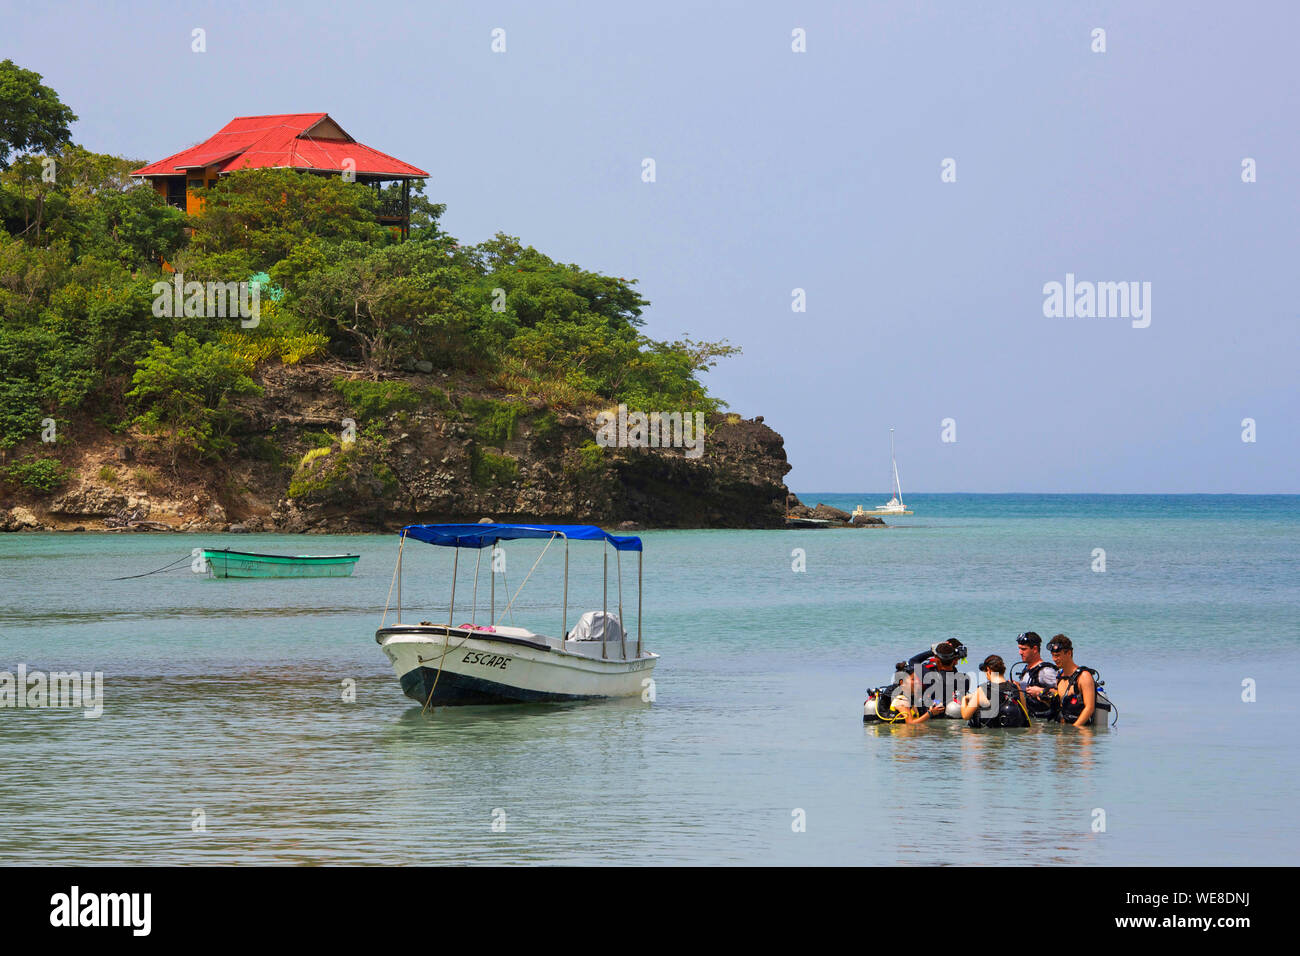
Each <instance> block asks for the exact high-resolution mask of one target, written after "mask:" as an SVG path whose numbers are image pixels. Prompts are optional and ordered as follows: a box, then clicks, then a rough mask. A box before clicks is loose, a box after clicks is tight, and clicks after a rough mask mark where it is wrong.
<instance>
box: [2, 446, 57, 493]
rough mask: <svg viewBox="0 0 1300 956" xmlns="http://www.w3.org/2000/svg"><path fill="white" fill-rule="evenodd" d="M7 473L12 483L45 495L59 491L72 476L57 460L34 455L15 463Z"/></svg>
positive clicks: (6, 470)
mask: <svg viewBox="0 0 1300 956" xmlns="http://www.w3.org/2000/svg"><path fill="white" fill-rule="evenodd" d="M5 472H6V474H7V476H8V477H9V479H10V480H11V481H15V482H17V483H18V484H20V485H22V486H23V487H24V488H26V489H28V490H29V491H35V492H37V493H39V494H43V495H48V494H50V492H52V491H57V490H58V489H59V488H61V487H62V486H63V484H64V483H65V482H66V481H67V480H68V478H69V477H71V475H72V472H71V471H70V470H68V469H65V468H64V467H63V463H62V462H60V461H59V460H58V459H57V458H36V457H34V456H32V455H27V456H26V457H24V458H22V459H21V460H19V461H16V462H14V464H12V465H10V466H9V467H8V468H7V469H5Z"/></svg>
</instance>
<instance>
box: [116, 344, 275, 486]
mask: <svg viewBox="0 0 1300 956" xmlns="http://www.w3.org/2000/svg"><path fill="white" fill-rule="evenodd" d="M136 366H137V369H136V372H135V375H133V376H132V378H131V382H132V384H133V385H134V386H135V388H133V389H131V391H129V392H127V393H126V394H127V397H128V398H132V399H135V401H136V402H137V403H138V404H139V405H140V406H141V407H142V408H143V411H142V412H141V414H140V415H139V416H138V417H137V418H136V420H135V421H136V424H138V425H139V426H140V428H141V430H142V431H144V432H145V433H146V434H156V435H161V436H162V437H163V441H164V443H165V445H166V446H167V447H168V448H169V450H170V451H171V456H172V467H173V469H174V468H175V467H176V464H177V461H178V460H179V458H180V457H181V456H182V455H184V454H186V453H190V452H192V453H194V454H195V455H196V456H197V457H199V458H207V459H212V460H216V459H219V458H220V457H221V456H222V455H223V454H224V453H226V452H228V451H230V450H231V449H232V448H233V447H234V442H232V441H231V440H230V439H229V437H228V436H229V434H230V432H231V430H232V429H233V427H234V426H235V424H236V423H237V422H238V420H239V414H238V413H237V411H236V410H235V409H234V408H232V407H231V404H230V399H231V398H232V397H233V396H237V395H260V394H262V389H261V387H260V386H258V385H257V383H256V382H254V381H253V380H252V378H250V377H249V373H250V372H251V371H252V364H251V363H250V362H248V361H246V360H244V359H242V358H240V357H238V356H236V355H233V354H231V353H230V352H228V351H226V350H225V349H223V348H222V347H221V346H219V345H217V344H215V343H212V342H205V343H199V342H197V341H195V340H194V339H193V338H191V337H190V336H188V335H186V334H185V333H184V332H181V333H179V334H178V335H177V336H176V338H175V339H174V340H173V341H172V344H171V345H164V344H163V343H162V342H158V341H155V342H154V343H153V347H152V348H151V349H150V350H149V354H148V355H147V356H145V357H144V358H143V359H141V360H140V361H139V362H137V363H136Z"/></svg>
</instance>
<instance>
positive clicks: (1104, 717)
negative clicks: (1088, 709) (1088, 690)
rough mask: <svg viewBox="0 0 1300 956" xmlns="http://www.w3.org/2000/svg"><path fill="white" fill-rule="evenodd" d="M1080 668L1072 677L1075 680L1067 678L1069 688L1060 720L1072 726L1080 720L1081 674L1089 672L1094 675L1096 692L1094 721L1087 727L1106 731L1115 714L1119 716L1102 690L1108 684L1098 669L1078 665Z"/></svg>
mask: <svg viewBox="0 0 1300 956" xmlns="http://www.w3.org/2000/svg"><path fill="white" fill-rule="evenodd" d="M1078 668H1079V669H1078V670H1076V671H1075V672H1074V674H1073V675H1072V676H1073V679H1069V678H1067V680H1068V681H1069V686H1068V687H1067V688H1066V691H1067V692H1066V695H1065V696H1064V697H1062V698H1061V706H1060V711H1059V713H1060V718H1059V719H1060V721H1061V722H1062V723H1069V724H1072V723H1074V721H1075V720H1076V719H1077V718H1078V715H1079V714H1080V713H1082V711H1083V694H1081V693H1080V692H1079V674H1080V673H1081V672H1082V671H1087V672H1088V673H1089V674H1091V675H1092V681H1093V684H1094V685H1095V687H1096V690H1095V702H1094V705H1093V712H1092V719H1091V720H1090V721H1089V722H1088V723H1087V724H1086V726H1088V727H1092V728H1094V729H1097V730H1105V729H1106V728H1107V727H1109V726H1110V722H1111V715H1112V714H1113V713H1115V714H1117V711H1116V710H1115V705H1114V704H1112V703H1111V701H1110V698H1109V697H1107V696H1106V695H1105V694H1104V693H1103V692H1102V688H1104V687H1105V686H1106V682H1105V681H1103V680H1102V679H1101V673H1100V672H1099V671H1098V670H1097V669H1096V668H1094V667H1084V666H1083V665H1082V664H1080V665H1078Z"/></svg>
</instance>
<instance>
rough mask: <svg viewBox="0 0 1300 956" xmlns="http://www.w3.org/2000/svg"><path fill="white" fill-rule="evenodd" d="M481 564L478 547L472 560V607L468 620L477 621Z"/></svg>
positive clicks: (481, 555) (481, 556)
mask: <svg viewBox="0 0 1300 956" xmlns="http://www.w3.org/2000/svg"><path fill="white" fill-rule="evenodd" d="M482 566H483V549H482V548H479V549H478V557H477V558H476V559H475V560H474V609H473V610H472V611H470V612H469V622H470V623H471V624H477V623H478V570H479V568H481V567H482Z"/></svg>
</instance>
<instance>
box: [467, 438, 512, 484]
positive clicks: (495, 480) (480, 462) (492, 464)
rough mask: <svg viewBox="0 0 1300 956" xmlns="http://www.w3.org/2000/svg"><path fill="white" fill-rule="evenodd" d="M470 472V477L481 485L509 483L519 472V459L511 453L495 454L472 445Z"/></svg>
mask: <svg viewBox="0 0 1300 956" xmlns="http://www.w3.org/2000/svg"><path fill="white" fill-rule="evenodd" d="M469 473H470V479H471V480H472V481H473V482H474V484H476V485H478V486H480V487H490V486H492V485H508V484H510V482H512V481H514V480H515V478H516V477H517V476H518V474H519V461H518V459H516V458H513V457H511V456H510V455H494V454H492V453H491V452H488V451H482V450H480V449H479V448H478V446H471V447H470V452H469Z"/></svg>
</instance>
